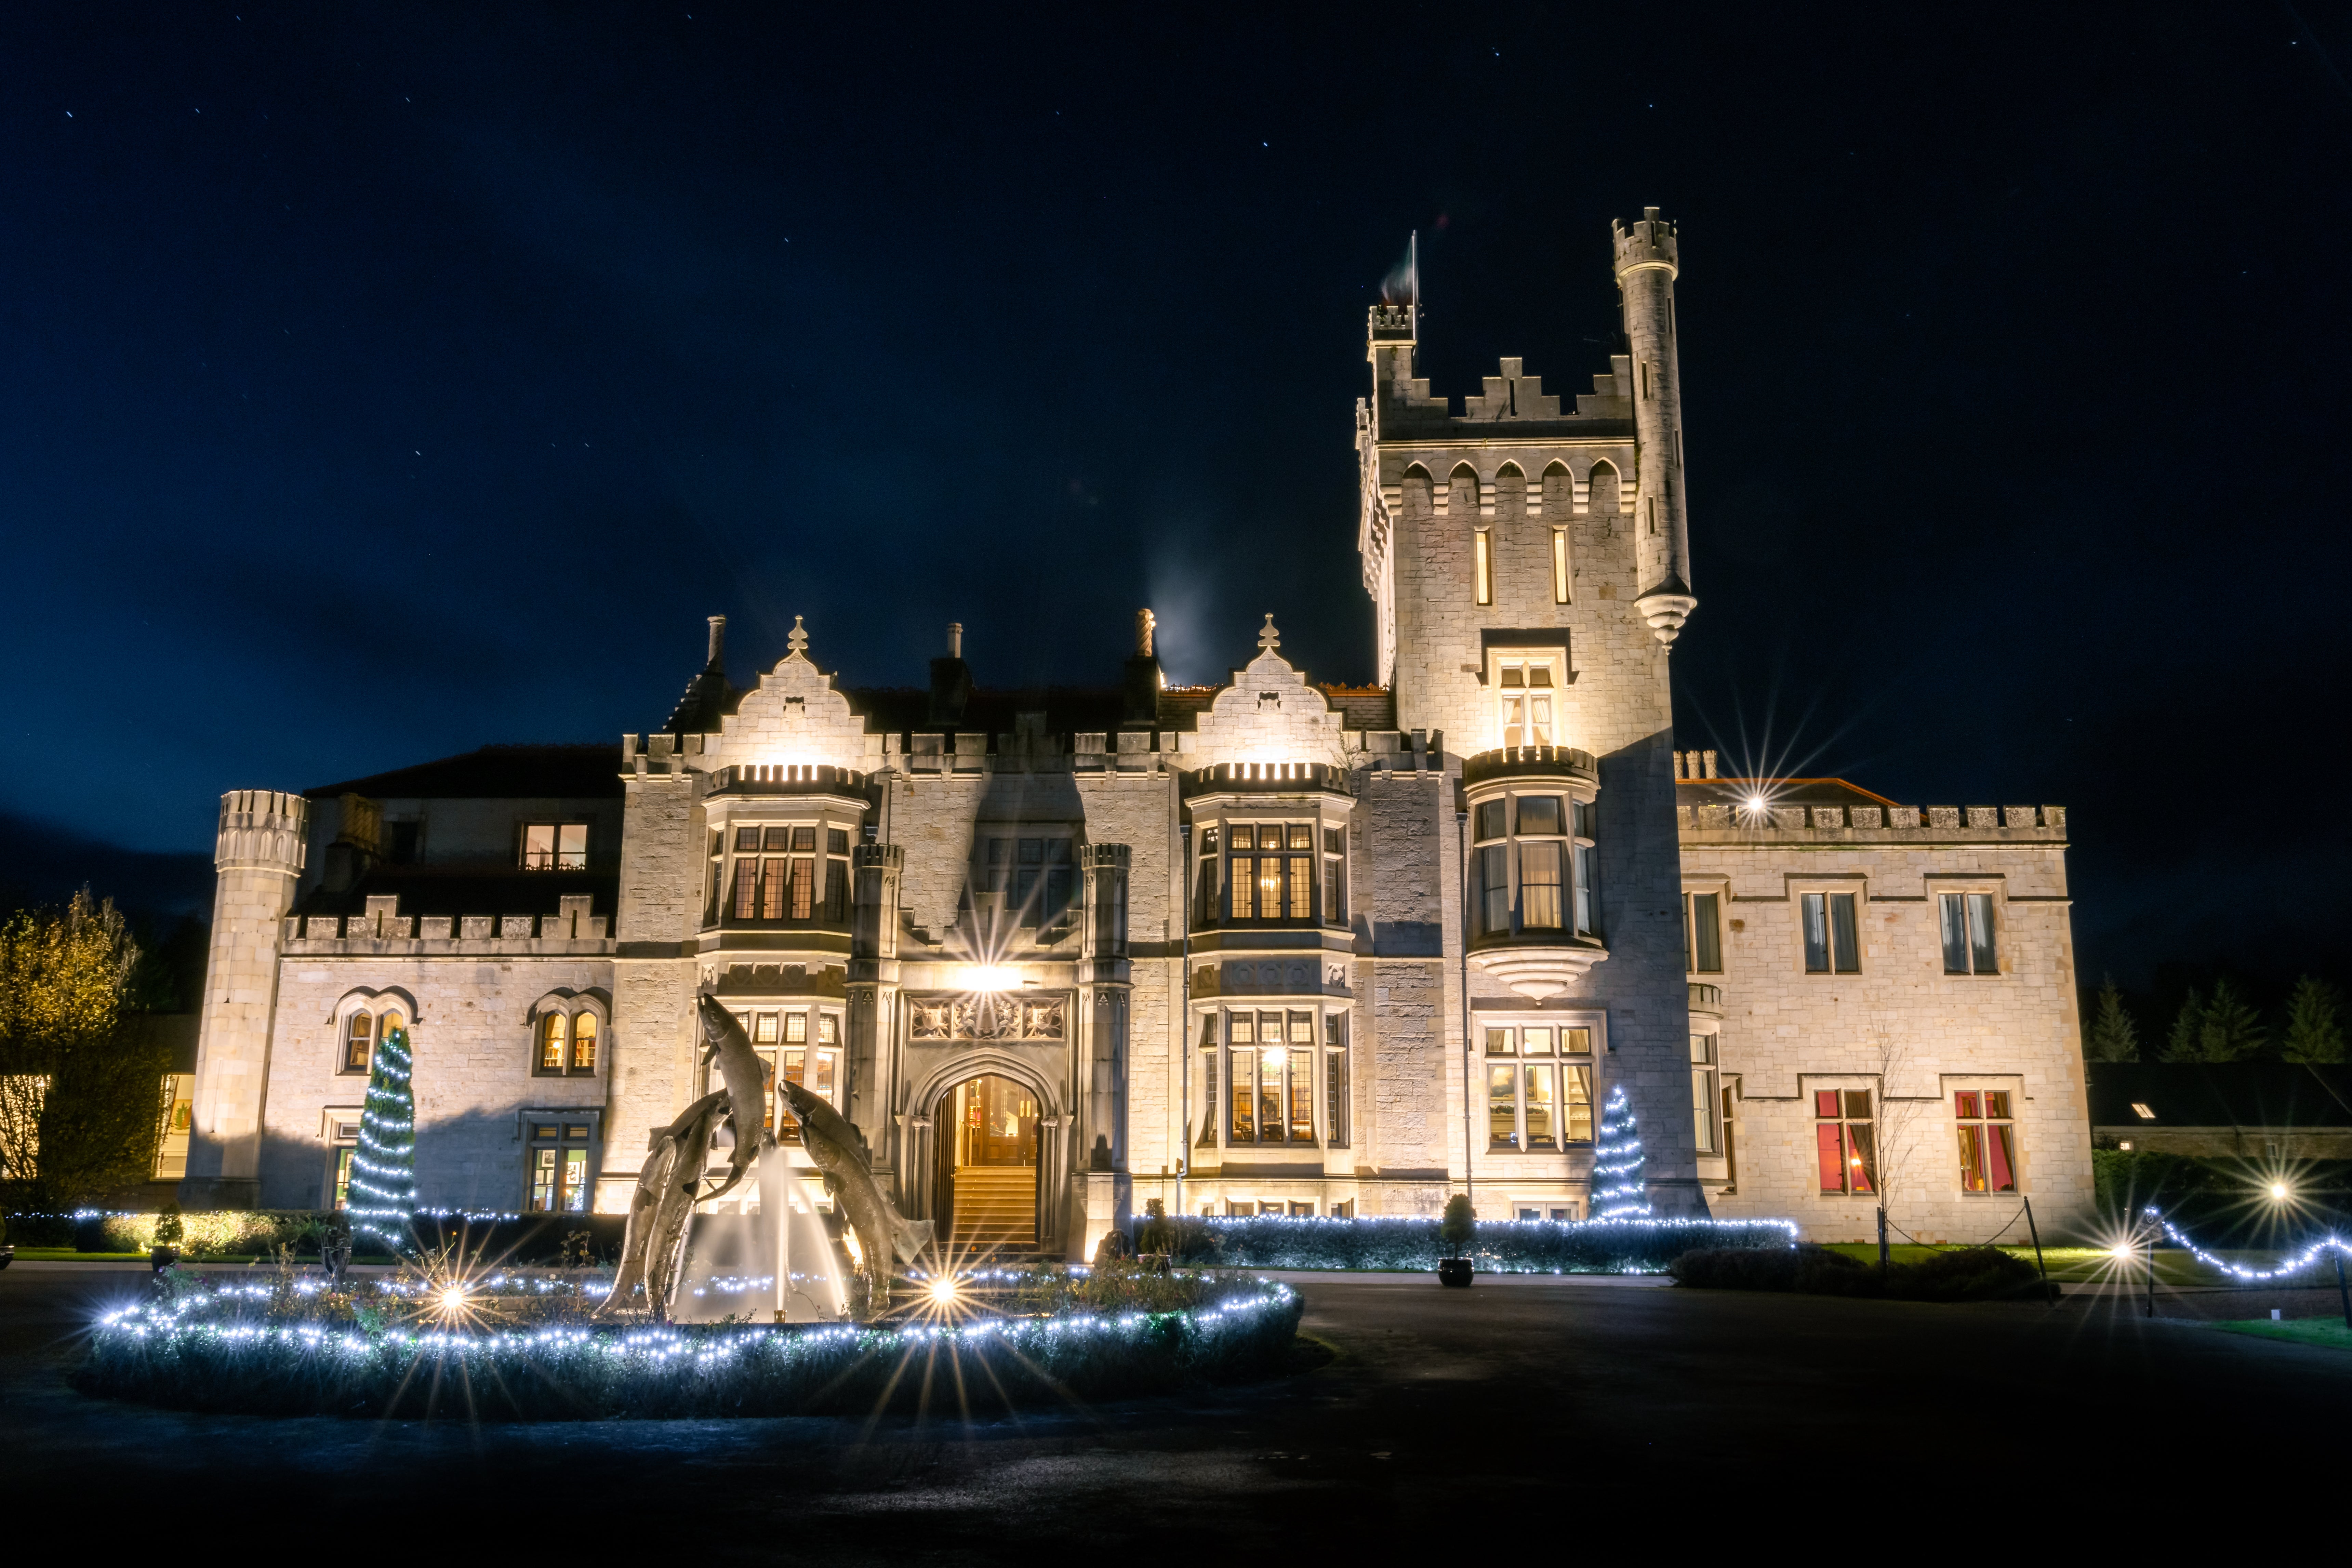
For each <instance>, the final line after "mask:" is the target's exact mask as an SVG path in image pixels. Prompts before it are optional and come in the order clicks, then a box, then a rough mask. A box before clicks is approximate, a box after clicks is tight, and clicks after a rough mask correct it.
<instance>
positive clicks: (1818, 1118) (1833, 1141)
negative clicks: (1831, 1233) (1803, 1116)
mask: <svg viewBox="0 0 2352 1568" xmlns="http://www.w3.org/2000/svg"><path fill="white" fill-rule="evenodd" d="M1873 1134H1874V1124H1873V1120H1872V1117H1871V1113H1870V1090H1868V1089H1815V1090H1814V1091H1813V1142H1814V1149H1815V1152H1816V1155H1817V1157H1818V1163H1819V1166H1820V1174H1821V1186H1822V1192H1823V1193H1839V1194H1868V1193H1872V1192H1874V1191H1876V1190H1877V1179H1878V1149H1877V1144H1876V1142H1875V1140H1874V1136H1873Z"/></svg>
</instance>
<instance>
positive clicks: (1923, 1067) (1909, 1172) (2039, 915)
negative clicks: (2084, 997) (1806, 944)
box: [1683, 807, 2092, 1242]
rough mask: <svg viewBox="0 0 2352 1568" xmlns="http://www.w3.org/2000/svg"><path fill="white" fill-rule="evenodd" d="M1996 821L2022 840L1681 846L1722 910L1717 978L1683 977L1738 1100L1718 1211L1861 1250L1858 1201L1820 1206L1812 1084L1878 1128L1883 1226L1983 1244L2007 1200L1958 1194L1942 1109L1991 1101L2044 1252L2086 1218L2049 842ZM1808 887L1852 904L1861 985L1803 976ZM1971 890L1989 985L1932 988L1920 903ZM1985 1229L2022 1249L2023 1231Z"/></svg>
mask: <svg viewBox="0 0 2352 1568" xmlns="http://www.w3.org/2000/svg"><path fill="white" fill-rule="evenodd" d="M1840 809H1841V810H1843V808H1840ZM1977 809H1978V811H1979V813H1981V814H1982V816H1991V815H1992V813H1991V812H1990V808H1977ZM1937 815H1939V816H1947V817H1948V818H1949V819H1951V821H1952V822H1954V823H1957V822H1958V819H1959V817H1960V815H1961V814H1959V813H1958V812H1943V811H1940V810H1939V811H1938V813H1937ZM2005 815H2006V816H2009V817H2010V818H2011V820H2012V821H2016V822H2019V823H2020V824H2021V825H2020V826H2014V827H2011V826H1979V827H1977V828H1975V829H1969V828H1966V827H1961V826H1942V827H1937V826H1916V827H1904V828H1885V827H1878V828H1856V827H1853V826H1828V827H1822V828H1815V827H1812V826H1802V827H1799V826H1786V827H1769V828H1757V829H1750V830H1746V831H1742V830H1740V829H1737V828H1728V827H1726V828H1713V829H1691V830H1685V833H1684V834H1683V857H1684V878H1685V886H1686V887H1689V888H1692V889H1696V890H1700V891H1718V892H1722V893H1725V894H1727V898H1726V900H1725V903H1724V906H1723V916H1724V931H1723V964H1724V972H1723V973H1722V974H1720V975H1713V974H1701V975H1696V976H1694V977H1693V978H1695V979H1697V980H1701V981H1706V982H1709V983H1713V984H1720V985H1721V988H1722V1001H1723V1036H1722V1044H1721V1055H1722V1061H1723V1071H1724V1072H1725V1073H1726V1074H1727V1075H1728V1076H1730V1077H1732V1078H1734V1079H1736V1080H1737V1088H1738V1096H1737V1105H1738V1112H1737V1118H1736V1121H1735V1123H1734V1127H1733V1135H1734V1142H1733V1147H1734V1157H1735V1163H1736V1173H1737V1183H1736V1191H1731V1192H1725V1191H1722V1190H1721V1187H1720V1184H1719V1183H1717V1182H1710V1183H1709V1186H1710V1188H1712V1189H1715V1191H1714V1195H1713V1196H1712V1198H1711V1201H1712V1203H1713V1204H1714V1206H1715V1208H1716V1210H1717V1213H1721V1214H1732V1215H1784V1216H1787V1217H1789V1218H1792V1219H1795V1220H1797V1221H1798V1222H1799V1223H1800V1224H1801V1225H1802V1226H1804V1227H1805V1231H1806V1234H1807V1235H1808V1236H1809V1237H1812V1238H1814V1239H1816V1240H1854V1239H1864V1238H1867V1237H1872V1236H1874V1227H1875V1223H1876V1221H1875V1204H1874V1201H1873V1200H1870V1199H1866V1198H1853V1197H1847V1196H1825V1195H1823V1194H1822V1193H1821V1191H1820V1188H1819V1182H1818V1179H1817V1174H1816V1165H1815V1144H1814V1127H1815V1122H1814V1117H1813V1108H1812V1103H1811V1093H1812V1091H1813V1090H1815V1089H1869V1090H1870V1091H1871V1092H1872V1093H1873V1095H1874V1100H1875V1101H1876V1102H1877V1104H1878V1105H1879V1106H1880V1108H1881V1119H1882V1121H1883V1122H1884V1123H1885V1125H1884V1126H1883V1127H1882V1130H1881V1131H1880V1134H1879V1137H1880V1141H1881V1142H1882V1144H1885V1145H1886V1147H1885V1149H1884V1150H1883V1152H1882V1159H1883V1160H1884V1161H1885V1163H1886V1164H1887V1165H1888V1167H1889V1171H1890V1173H1891V1174H1892V1176H1893V1178H1894V1179H1893V1181H1892V1182H1890V1183H1889V1184H1887V1194H1886V1195H1887V1198H1888V1201H1889V1205H1890V1215H1891V1218H1892V1220H1893V1223H1894V1224H1895V1225H1897V1226H1901V1227H1902V1228H1903V1229H1904V1230H1906V1231H1908V1232H1909V1233H1911V1234H1912V1235H1915V1236H1917V1237H1922V1238H1923V1239H1934V1240H1948V1241H1955V1242H1960V1241H1970V1240H1982V1239H1986V1238H1987V1237H1990V1236H1992V1235H1993V1234H1995V1233H1996V1232H2002V1231H2003V1227H2004V1226H2008V1225H2009V1223H2010V1221H2011V1218H2012V1217H2013V1216H2015V1215H2017V1213H2018V1211H2019V1204H2018V1202H2017V1199H2016V1198H2015V1197H2014V1196H2008V1195H1988V1196H1972V1195H1966V1194H1963V1193H1962V1191H1961V1188H1960V1181H1959V1175H1960V1166H1959V1160H1958V1124H1957V1122H1956V1120H1955V1117H1954V1111H1953V1102H1952V1098H1951V1097H1952V1094H1953V1092H1954V1090H1956V1089H1970V1088H1990V1089H2010V1090H2011V1093H2012V1094H2013V1095H2014V1096H2015V1097H2016V1100H2015V1109H2016V1112H2017V1129H2018V1132H2017V1141H2018V1163H2019V1168H2020V1173H2021V1186H2022V1189H2023V1191H2024V1192H2026V1193H2028V1194H2032V1198H2033V1204H2034V1212H2035V1217H2036V1218H2037V1219H2038V1220H2039V1222H2040V1223H2041V1225H2042V1234H2043V1237H2044V1238H2045V1239H2047V1238H2048V1237H2051V1236H2053V1235H2063V1234H2067V1233H2069V1232H2074V1231H2079V1230H2081V1229H2083V1228H2084V1226H2086V1224H2087V1223H2088V1222H2089V1220H2090V1218H2091V1213H2092V1192H2091V1159H2090V1133H2089V1127H2088V1124H2087V1123H2088V1115H2087V1110H2086V1101H2085V1096H2084V1080H2083V1058H2082V1040H2081V1029H2080V1020H2079V1019H2078V1017H2077V1016H2076V1011H2075V1002H2074V994H2075V992H2074V986H2075V975H2074V937H2073V923H2072V912H2071V904H2070V901H2069V899H2068V895H2067V888H2066V870H2065V860H2064V854H2065V843H2064V828H2063V826H2036V825H2034V818H2035V813H2034V810H2033V808H2032V807H2012V808H2010V809H2009V811H2008V812H2007V813H2006V814H2005ZM1911 816H1913V817H1914V818H1915V819H1916V814H1911ZM2042 816H2043V817H2044V818H2045V819H2054V820H2055V822H2056V823H2058V824H2063V813H2057V812H2055V811H2054V810H2050V809H2045V810H2044V811H2043V813H2042ZM1808 890H1817V891H1818V890H1831V891H1851V892H1854V893H1857V894H1859V895H1861V901H1860V902H1859V904H1858V905H1857V910H1858V913H1859V915H1860V926H1861V931H1860V935H1859V942H1860V946H1861V949H1862V951H1861V954H1860V958H1861V964H1862V972H1861V973H1858V974H1808V973H1805V971H1804V955H1803V947H1802V936H1801V931H1800V929H1799V923H1798V922H1799V919H1800V904H1799V901H1798V900H1799V897H1800V896H1801V894H1802V893H1803V892H1805V891H1808ZM1986 891H1990V892H1991V893H1993V894H1994V896H1995V900H1996V930H1997V932H1998V944H1999V959H2000V973H1998V974H1994V975H1948V974H1946V973H1944V965H1943V957H1942V948H1941V942H1940V935H1939V930H1938V925H1937V918H1938V910H1937V901H1936V895H1937V894H1938V893H1940V892H1986ZM2003 1234H2004V1237H2005V1238H2006V1237H2008V1236H2011V1235H2014V1236H2022V1235H2023V1234H2024V1227H2023V1225H2022V1222H2020V1223H2019V1225H2018V1226H2017V1228H2016V1230H2015V1231H2014V1232H2004V1233H2003Z"/></svg>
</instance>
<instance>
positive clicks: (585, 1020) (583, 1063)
mask: <svg viewBox="0 0 2352 1568" xmlns="http://www.w3.org/2000/svg"><path fill="white" fill-rule="evenodd" d="M595 1070H596V1015H595V1014H593V1013H579V1014H575V1015H573V1016H572V1071H573V1072H594V1071H595Z"/></svg>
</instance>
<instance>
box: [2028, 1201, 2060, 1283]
mask: <svg viewBox="0 0 2352 1568" xmlns="http://www.w3.org/2000/svg"><path fill="white" fill-rule="evenodd" d="M2025 1233H2026V1235H2028V1236H2030V1237H2032V1238H2033V1267H2034V1268H2036V1269H2038V1270H2040V1271H2041V1274H2042V1294H2043V1295H2045V1296H2048V1297H2049V1298H2050V1304H2051V1305H2052V1306H2053V1307H2055V1306H2056V1305H2058V1298H2057V1296H2056V1294H2055V1293H2054V1292H2053V1291H2052V1290H2051V1289H2050V1268H2049V1266H2048V1265H2047V1264H2045V1263H2043V1262H2042V1227H2041V1226H2038V1225H2035V1224H2034V1223H2033V1200H2032V1198H2031V1197H2028V1198H2026V1200H2025Z"/></svg>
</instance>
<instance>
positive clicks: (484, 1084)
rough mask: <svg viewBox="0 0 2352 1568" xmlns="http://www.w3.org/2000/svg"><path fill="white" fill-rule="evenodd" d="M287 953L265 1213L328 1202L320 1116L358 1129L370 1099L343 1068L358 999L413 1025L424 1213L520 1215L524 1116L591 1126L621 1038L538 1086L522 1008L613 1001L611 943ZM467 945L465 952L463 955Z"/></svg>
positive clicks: (325, 1130) (264, 1159) (264, 1146)
mask: <svg viewBox="0 0 2352 1568" xmlns="http://www.w3.org/2000/svg"><path fill="white" fill-rule="evenodd" d="M290 945H291V946H292V947H293V949H294V951H292V952H289V955H288V956H287V957H286V959H285V960H284V961H283V963H282V965H281V969H280V973H279V979H278V1005H277V1008H276V1013H275V1028H274V1031H273V1032H274V1038H275V1048H274V1050H273V1051H272V1053H271V1058H270V1071H269V1097H268V1121H267V1124H266V1128H265V1131H264V1136H263V1138H262V1140H261V1160H260V1176H261V1201H262V1202H263V1203H264V1204H265V1205H269V1206H272V1207H285V1208H317V1207H322V1206H324V1205H325V1204H326V1202H327V1201H328V1193H327V1188H326V1182H327V1180H328V1177H329V1173H330V1163H331V1159H332V1158H333V1156H332V1153H331V1144H330V1141H329V1126H328V1123H329V1118H330V1113H331V1112H332V1111H336V1110H340V1111H342V1112H344V1113H346V1114H345V1118H344V1119H345V1120H350V1119H352V1118H355V1117H356V1116H357V1114H358V1111H359V1110H360V1109H361V1107H362V1106H363V1105H364V1104H365V1103H366V1099H367V1075H366V1074H365V1073H347V1072H344V1071H342V1070H341V1064H342V1041H341V1036H340V1034H339V1031H338V1028H337V1020H338V1005H339V1004H341V1003H342V1002H343V1001H344V999H345V998H346V997H347V996H349V995H350V994H352V992H354V991H360V992H366V993H369V994H372V995H374V996H385V995H387V994H389V995H394V996H397V997H398V999H399V1001H398V1003H397V1004H396V1005H400V1007H401V1010H402V1012H403V1013H404V1015H406V1016H408V1017H409V1020H410V1023H409V1041H410V1047H411V1049H412V1050H413V1051H414V1052H415V1059H416V1067H415V1079H414V1083H415V1091H416V1123H417V1139H416V1183H417V1194H418V1197H419V1199H420V1200H421V1202H422V1203H423V1204H424V1205H425V1206H426V1207H428V1208H474V1209H484V1210H494V1211H498V1212H502V1213H503V1212H512V1211H515V1210H519V1209H520V1208H521V1207H522V1206H523V1202H524V1197H525V1194H524V1189H523V1114H524V1113H525V1112H526V1111H528V1110H553V1109H557V1108H565V1109H572V1108H577V1109H579V1110H583V1111H593V1112H596V1113H598V1114H599V1115H600V1116H601V1113H602V1112H603V1111H604V1108H605V1092H606V1084H607V1079H608V1076H609V1073H610V1071H611V1067H610V1064H611V1062H612V1061H613V1060H614V1059H615V1057H614V1051H613V1049H612V1046H613V1045H614V1044H617V1043H619V1041H620V1039H621V1031H620V1030H619V1029H617V1028H615V1029H614V1030H613V1031H612V1036H613V1039H612V1041H611V1042H608V1045H607V1048H606V1051H605V1057H604V1062H603V1063H600V1064H599V1067H598V1069H597V1071H595V1072H594V1073H590V1074H578V1075H572V1076H568V1077H545V1078H542V1077H536V1076H534V1075H533V1074H532V1071H531V1065H532V1024H533V1017H534V1014H533V1010H532V1009H533V1006H534V1004H536V1003H538V1002H539V1001H540V1000H541V998H542V997H544V996H546V995H547V994H549V993H551V992H557V991H565V992H570V993H572V994H594V995H597V996H599V997H602V996H609V995H610V994H612V989H613V984H614V970H613V963H612V960H611V958H610V956H609V949H608V948H607V944H604V943H601V942H597V943H586V942H583V943H581V944H579V945H581V946H583V947H594V948H606V952H604V953H594V954H590V953H583V954H546V955H528V954H518V953H512V952H508V953H499V952H495V951H492V950H494V949H497V948H500V947H527V946H530V945H536V944H534V943H531V942H521V941H518V942H477V943H466V942H462V941H457V940H452V941H450V942H415V943H407V942H403V943H399V944H397V945H400V946H415V947H419V948H425V947H432V948H444V949H447V950H449V951H447V952H440V953H433V954H424V953H416V954H400V955H394V954H390V953H387V954H386V955H384V956H372V955H371V956H358V955H353V954H351V953H350V952H348V951H346V952H325V953H321V952H310V951H304V950H306V949H315V948H328V949H335V948H341V949H345V950H348V949H350V948H352V947H364V946H383V947H390V946H393V945H394V944H393V943H373V942H359V943H354V942H325V941H319V942H311V941H307V940H306V941H303V942H295V943H292V944H290ZM562 945H570V944H562ZM469 947H470V948H472V949H473V950H474V951H471V952H467V951H465V950H466V949H467V948H469ZM605 1142H607V1143H608V1144H609V1143H610V1142H611V1131H610V1129H606V1130H605ZM641 1155H642V1152H641V1151H640V1156H641Z"/></svg>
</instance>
